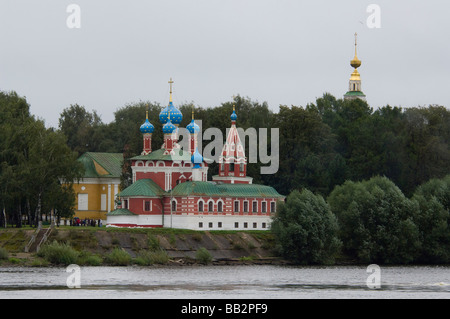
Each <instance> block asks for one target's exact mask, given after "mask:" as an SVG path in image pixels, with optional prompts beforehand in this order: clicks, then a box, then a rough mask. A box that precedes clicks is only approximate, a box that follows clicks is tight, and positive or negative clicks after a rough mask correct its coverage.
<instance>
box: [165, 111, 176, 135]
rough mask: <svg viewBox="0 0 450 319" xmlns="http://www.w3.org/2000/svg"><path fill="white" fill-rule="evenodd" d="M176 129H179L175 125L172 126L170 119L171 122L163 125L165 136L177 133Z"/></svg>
mask: <svg viewBox="0 0 450 319" xmlns="http://www.w3.org/2000/svg"><path fill="white" fill-rule="evenodd" d="M169 114H170V113H169ZM176 129H177V127H176V126H175V125H173V124H172V122H171V121H170V119H169V121H167V123H166V124H164V125H163V133H164V134H172V133H173V131H175V130H176Z"/></svg>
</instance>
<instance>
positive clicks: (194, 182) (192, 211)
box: [106, 80, 284, 230]
mask: <svg viewBox="0 0 450 319" xmlns="http://www.w3.org/2000/svg"><path fill="white" fill-rule="evenodd" d="M172 83H173V81H172V80H170V81H169V84H170V98H169V105H168V106H167V107H166V108H165V109H163V110H162V111H161V113H160V114H159V120H160V122H161V123H162V124H163V127H162V130H163V134H164V143H163V145H162V146H161V147H160V148H159V149H157V150H155V151H153V149H152V133H153V131H154V126H153V125H152V124H151V123H150V122H149V120H148V111H147V116H146V120H145V122H144V123H143V124H142V125H141V127H140V131H141V133H142V137H143V151H142V153H141V155H139V156H135V157H133V158H131V169H132V176H133V183H132V184H131V185H130V186H129V187H127V188H125V189H124V190H122V191H121V192H120V193H119V194H118V195H117V198H118V201H117V208H116V209H115V210H113V211H111V212H109V213H108V214H107V215H106V217H107V220H106V225H107V226H109V227H170V228H172V227H173V228H184V229H194V230H268V229H269V228H270V223H271V217H272V216H273V215H274V214H275V212H276V207H277V203H278V202H279V201H283V200H284V196H282V195H280V194H279V193H278V192H277V191H276V190H275V189H274V188H273V187H270V186H265V185H258V184H253V183H252V180H253V179H252V178H251V177H249V176H247V158H246V155H245V150H244V147H243V145H242V143H241V140H240V137H239V134H238V130H237V127H236V122H237V114H236V111H235V109H234V107H233V112H232V113H231V115H230V126H231V127H230V129H229V131H228V135H227V137H226V140H225V143H224V145H223V149H222V153H221V155H220V156H219V174H218V175H215V176H213V178H212V181H208V180H207V176H208V164H207V162H206V161H205V159H204V158H203V156H202V155H201V154H200V152H199V150H198V147H197V137H198V133H199V131H200V127H199V126H198V125H197V124H196V123H195V120H194V111H192V120H191V123H190V124H189V125H187V127H186V129H187V130H188V132H189V147H188V149H187V150H183V149H182V148H181V146H180V145H179V144H178V130H179V124H180V123H181V121H182V118H183V115H182V113H181V112H180V111H179V110H178V109H177V108H176V107H175V106H174V104H173V101H172ZM230 112H231V110H230Z"/></svg>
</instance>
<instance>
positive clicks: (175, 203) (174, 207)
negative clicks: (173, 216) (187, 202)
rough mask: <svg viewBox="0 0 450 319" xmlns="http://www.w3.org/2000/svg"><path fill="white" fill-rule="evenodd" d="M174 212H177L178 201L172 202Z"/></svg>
mask: <svg viewBox="0 0 450 319" xmlns="http://www.w3.org/2000/svg"><path fill="white" fill-rule="evenodd" d="M172 211H173V212H175V211H177V201H176V200H173V201H172Z"/></svg>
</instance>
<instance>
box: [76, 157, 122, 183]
mask: <svg viewBox="0 0 450 319" xmlns="http://www.w3.org/2000/svg"><path fill="white" fill-rule="evenodd" d="M78 161H79V162H81V163H82V164H83V166H84V169H85V172H84V175H83V177H85V178H86V177H120V175H121V174H122V161H123V154H122V153H97V152H86V153H84V154H83V155H81V156H80V157H79V158H78Z"/></svg>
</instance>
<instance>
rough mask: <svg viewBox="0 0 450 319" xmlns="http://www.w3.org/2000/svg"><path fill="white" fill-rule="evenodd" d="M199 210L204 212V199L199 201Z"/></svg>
mask: <svg viewBox="0 0 450 319" xmlns="http://www.w3.org/2000/svg"><path fill="white" fill-rule="evenodd" d="M198 211H199V212H203V201H201V200H200V201H198Z"/></svg>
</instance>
